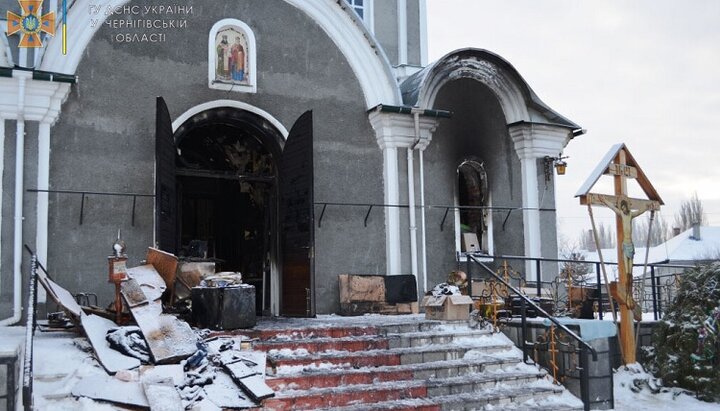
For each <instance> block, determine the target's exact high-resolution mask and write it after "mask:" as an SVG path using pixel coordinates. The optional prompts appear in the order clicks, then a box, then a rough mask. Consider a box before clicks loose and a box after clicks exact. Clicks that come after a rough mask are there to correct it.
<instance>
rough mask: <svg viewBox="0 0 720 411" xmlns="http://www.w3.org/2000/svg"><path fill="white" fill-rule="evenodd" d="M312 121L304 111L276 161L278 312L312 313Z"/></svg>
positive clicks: (302, 314)
mask: <svg viewBox="0 0 720 411" xmlns="http://www.w3.org/2000/svg"><path fill="white" fill-rule="evenodd" d="M312 130H313V124H312V111H306V112H305V113H304V114H303V115H302V116H300V118H298V120H297V121H296V122H295V125H293V127H292V129H291V130H290V134H289V135H288V138H287V141H286V142H285V147H284V148H283V153H282V157H281V160H280V173H279V174H280V230H281V236H282V237H281V238H282V242H281V245H282V280H281V287H282V291H281V305H280V307H281V312H282V314H283V315H287V316H298V317H310V316H314V315H315V295H314V294H315V276H314V254H315V251H314V221H315V218H314V211H313V209H314V207H313V201H314V200H313V133H312Z"/></svg>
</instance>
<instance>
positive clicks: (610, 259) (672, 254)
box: [583, 226, 720, 281]
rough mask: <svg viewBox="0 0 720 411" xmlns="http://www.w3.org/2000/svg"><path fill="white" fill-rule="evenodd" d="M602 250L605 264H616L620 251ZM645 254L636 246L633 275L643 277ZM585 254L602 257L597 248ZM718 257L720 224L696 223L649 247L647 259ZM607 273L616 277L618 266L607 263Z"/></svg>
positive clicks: (674, 261)
mask: <svg viewBox="0 0 720 411" xmlns="http://www.w3.org/2000/svg"><path fill="white" fill-rule="evenodd" d="M601 252H602V257H603V261H604V262H605V263H609V264H615V263H617V251H616V249H615V248H605V249H602V250H601ZM645 253H646V248H645V247H636V248H635V259H634V261H633V262H634V265H635V268H634V269H633V276H634V277H640V276H642V274H643V268H644V267H643V266H644V264H645ZM583 255H584V257H585V261H599V260H600V256H599V254H598V252H597V251H583ZM717 260H720V227H706V226H695V227H693V228H690V229H688V230H686V231H684V232H682V233H680V234H678V235H676V236H675V237H673V238H671V239H669V240H667V241H666V242H664V243H662V244H659V245H656V246H654V247H650V251H649V253H648V259H647V261H648V264H665V265H695V264H701V263H706V262H710V261H717ZM678 270H679V269H678V268H672V267H669V268H668V267H657V268H656V271H655V273H656V274H657V275H663V274H670V273H674V272H677V271H678ZM648 271H649V269H648ZM592 272H593V273H595V268H592ZM607 272H608V275H609V276H610V277H611V278H610V279H611V280H613V279H614V278H615V277H614V275H615V273H616V272H617V266H611V265H608V268H607ZM611 273H612V274H611ZM591 281H592V280H591Z"/></svg>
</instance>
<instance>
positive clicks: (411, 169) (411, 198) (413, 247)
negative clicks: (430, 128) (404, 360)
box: [408, 107, 427, 292]
mask: <svg viewBox="0 0 720 411" xmlns="http://www.w3.org/2000/svg"><path fill="white" fill-rule="evenodd" d="M410 112H411V113H412V115H413V121H414V125H415V141H414V142H413V144H412V146H410V147H409V148H408V211H409V213H408V214H409V218H410V262H411V267H412V274H413V275H414V276H415V280H416V281H417V279H418V262H417V258H418V246H417V221H416V217H415V164H414V152H415V148H416V147H417V145H418V143H420V114H421V113H423V110H421V109H419V108H416V107H413V108H412V109H411V110H410ZM420 156H421V157H420V158H422V150H420ZM420 164H421V166H422V161H421V162H420ZM420 193H421V194H424V190H423V173H422V168H421V169H420ZM420 204H421V206H422V205H424V204H423V201H422V195H421V203H420ZM424 214H425V209H424V208H423V210H422V217H424ZM423 222H424V219H423ZM424 245H425V231H424V228H423V257H424V256H425V247H424ZM425 271H426V270H425V265H424V264H423V289H422V290H423V292H424V291H425V289H426V288H427V278H426V277H425V275H424V273H425ZM418 286H420V283H419V281H418Z"/></svg>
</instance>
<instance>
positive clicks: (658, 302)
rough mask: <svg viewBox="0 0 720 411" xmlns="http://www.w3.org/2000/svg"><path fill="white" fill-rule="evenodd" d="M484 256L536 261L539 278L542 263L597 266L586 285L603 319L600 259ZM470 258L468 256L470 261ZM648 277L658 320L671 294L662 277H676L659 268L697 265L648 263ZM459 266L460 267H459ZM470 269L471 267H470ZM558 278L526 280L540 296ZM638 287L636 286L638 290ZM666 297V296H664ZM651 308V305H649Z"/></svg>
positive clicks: (648, 294) (646, 301)
mask: <svg viewBox="0 0 720 411" xmlns="http://www.w3.org/2000/svg"><path fill="white" fill-rule="evenodd" d="M468 257H471V258H473V259H475V260H477V259H476V258H475V256H474V255H472V254H468ZM482 257H483V258H490V259H493V260H518V261H532V262H534V263H535V270H536V272H537V278H542V272H543V269H542V263H572V264H587V265H591V266H594V268H595V277H596V278H595V282H593V283H590V282H586V283H585V285H586V286H587V287H588V288H595V289H596V292H597V299H598V301H597V302H598V308H599V309H598V318H599V319H601V320H602V319H603V309H602V307H603V306H604V302H607V301H604V299H606V298H607V293H606V290H605V285H604V284H605V283H604V281H603V279H602V271H601V264H602V263H601V262H600V261H592V260H572V259H563V258H544V257H525V256H518V255H483V256H482ZM469 260H470V258H468V261H469ZM605 265H611V266H616V265H617V263H616V262H607V261H606V262H605ZM633 267H643V264H635V265H633ZM647 267H648V274H649V275H648V277H647V278H646V282H645V284H643V287H642V291H641V292H642V293H645V295H646V296H648V297H651V298H650V299H647V298H646V299H644V304H647V305H648V306H649V305H650V304H652V311H653V316H654V319H655V320H658V319H660V318H661V314H662V313H663V301H666V302H668V301H669V299H668V297H669V295H668V293H667V290H668V286H667V285H665V286H663V285H662V284H661V279H662V278H668V277H673V278H676V274H664V275H657V274H656V272H657V270H658V269H662V268H670V269H681V270H685V269H688V268H695V266H691V265H681V264H669V263H668V262H667V261H659V262H654V263H648V265H647ZM458 268H459V267H458ZM468 270H469V268H468ZM467 274H468V276H469V275H470V272H468V273H467ZM591 274H592V273H589V274H588V275H591ZM555 281H556V280H552V281H542V280H541V281H526V284H528V285H529V284H533V286H534V288H535V290H536V293H537V297H540V296H541V295H542V289H543V286H544V285H548V286H549V285H551V284H554V283H555ZM640 282H641V279H639V278H635V285H639V284H640ZM648 286H650V291H649V293H648V292H647V290H646V288H647V287H648ZM637 289H638V288H637V287H636V290H637ZM663 290H666V291H665V294H663ZM663 297H664V298H663ZM648 308H649V307H648Z"/></svg>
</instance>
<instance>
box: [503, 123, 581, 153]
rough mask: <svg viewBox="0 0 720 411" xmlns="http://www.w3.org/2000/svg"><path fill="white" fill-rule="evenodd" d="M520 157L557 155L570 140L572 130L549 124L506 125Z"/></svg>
mask: <svg viewBox="0 0 720 411" xmlns="http://www.w3.org/2000/svg"><path fill="white" fill-rule="evenodd" d="M508 131H509V132H510V138H511V139H512V141H513V143H514V145H515V151H516V152H517V154H518V156H519V157H520V158H521V159H525V158H542V157H545V156H551V157H553V156H557V155H558V154H559V153H560V152H561V151H562V150H563V149H564V148H565V146H567V143H568V142H569V141H570V136H571V134H572V131H571V130H569V129H568V128H566V127H559V126H553V125H549V124H537V123H520V124H515V125H511V126H509V127H508Z"/></svg>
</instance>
